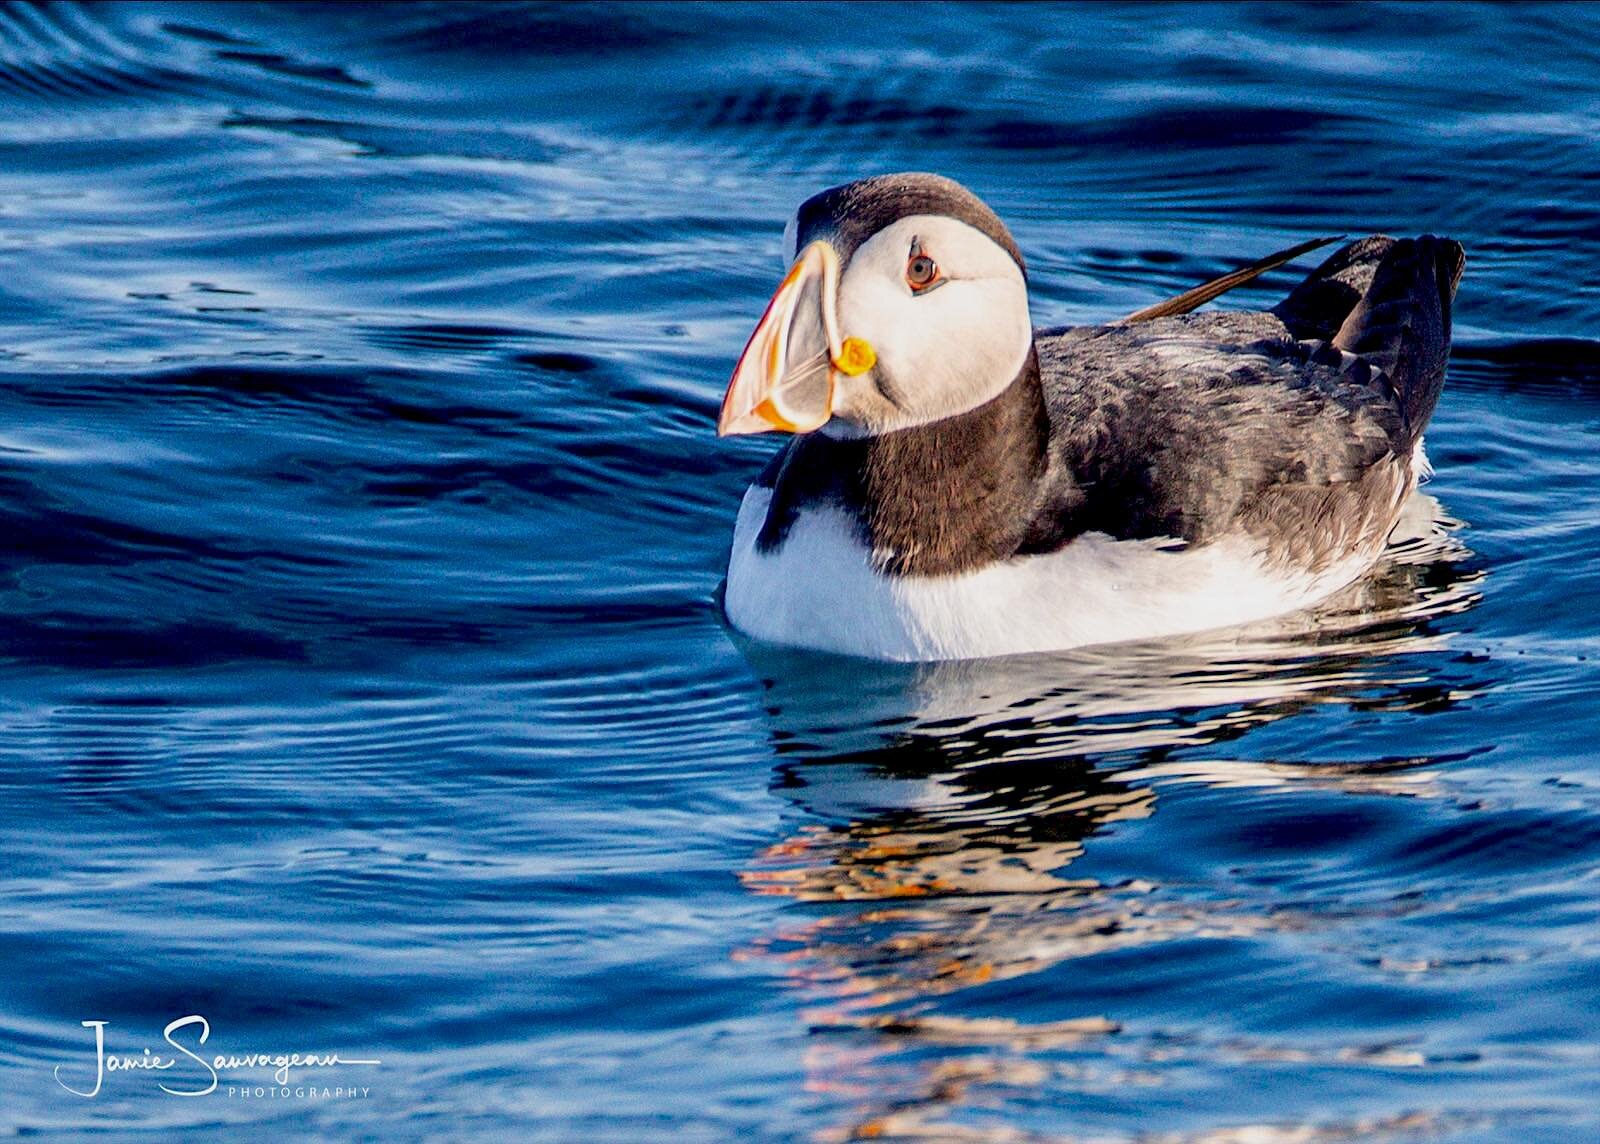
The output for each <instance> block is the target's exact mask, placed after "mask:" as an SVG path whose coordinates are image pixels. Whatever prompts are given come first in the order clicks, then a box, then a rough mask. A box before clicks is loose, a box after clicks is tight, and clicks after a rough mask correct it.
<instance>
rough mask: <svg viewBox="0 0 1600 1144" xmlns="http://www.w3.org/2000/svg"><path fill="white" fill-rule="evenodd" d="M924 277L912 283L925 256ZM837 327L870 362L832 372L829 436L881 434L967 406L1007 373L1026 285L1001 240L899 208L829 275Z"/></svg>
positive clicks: (1016, 358) (1020, 338)
mask: <svg viewBox="0 0 1600 1144" xmlns="http://www.w3.org/2000/svg"><path fill="white" fill-rule="evenodd" d="M919 253H920V254H921V255H922V256H923V257H924V258H926V259H931V260H932V262H933V263H934V265H935V267H936V274H935V277H934V278H933V279H932V281H931V284H928V285H924V286H922V287H921V288H918V286H917V285H916V283H917V281H918V280H919V279H921V278H923V277H925V276H926V273H927V270H928V267H927V265H926V263H918V264H917V265H916V266H912V259H913V258H914V257H915V256H916V255H917V254H919ZM838 311H839V330H840V333H841V334H842V335H844V336H845V337H852V336H853V337H859V338H864V339H865V340H866V341H868V342H870V343H871V345H872V348H873V350H874V351H875V352H876V354H877V364H876V365H875V366H874V367H873V368H872V369H871V370H869V371H867V372H866V373H863V374H861V375H860V376H857V377H846V376H842V375H841V376H839V377H838V379H837V382H836V385H837V388H836V390H835V393H834V403H833V419H832V420H831V421H829V422H828V424H827V425H825V426H824V427H823V432H826V433H828V434H830V435H833V436H856V435H860V434H863V433H884V432H888V431H890V430H893V429H904V428H907V427H909V426H912V425H921V424H926V423H927V422H930V421H937V420H939V419H941V418H945V417H953V416H955V415H956V414H958V413H965V412H966V411H967V410H969V409H975V408H977V407H978V406H980V405H982V404H984V403H985V402H987V401H989V400H991V399H993V398H994V397H996V396H998V395H999V394H1000V393H1001V392H1002V391H1003V390H1004V389H1005V387H1006V386H1008V385H1010V384H1011V382H1012V381H1013V380H1014V379H1015V378H1016V376H1017V374H1018V372H1019V371H1020V370H1021V369H1022V365H1023V362H1024V361H1025V360H1026V359H1027V356H1028V349H1029V347H1030V346H1031V345H1032V344H1033V323H1032V320H1031V319H1030V317H1029V315H1028V289H1027V285H1026V283H1025V282H1024V281H1023V277H1022V270H1021V268H1020V267H1019V266H1018V265H1017V264H1016V262H1015V261H1014V260H1013V259H1012V257H1011V255H1009V254H1008V253H1006V251H1005V249H1004V248H1002V247H1001V246H1000V245H999V244H997V243H996V242H995V241H994V240H993V239H991V238H989V237H988V236H987V235H985V234H984V233H983V232H982V231H980V230H978V229H976V228H975V227H972V226H968V225H967V224H966V223H964V222H960V221H958V220H956V219H953V218H948V217H946V216H943V215H909V216H907V217H906V218H903V219H900V220H899V221H897V222H895V223H893V224H891V225H890V226H888V227H885V228H884V229H883V230H881V231H879V232H878V233H877V234H875V235H873V236H872V237H871V238H870V239H868V240H867V241H866V242H865V243H863V244H862V245H861V247H860V248H859V249H857V251H856V252H855V256H854V257H852V258H851V259H850V265H849V266H848V267H846V269H845V271H844V274H843V276H842V277H841V278H840V280H839V305H838Z"/></svg>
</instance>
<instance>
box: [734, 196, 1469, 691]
mask: <svg viewBox="0 0 1600 1144" xmlns="http://www.w3.org/2000/svg"><path fill="white" fill-rule="evenodd" d="M792 229H793V235H794V237H793V239H792V246H791V251H790V253H791V257H793V256H794V255H795V254H797V253H799V252H801V251H804V253H803V254H801V255H800V257H799V258H798V259H795V260H794V267H793V269H792V270H791V272H790V275H789V277H788V278H787V279H786V280H785V283H784V286H783V287H782V288H781V289H780V291H779V294H778V296H777V297H776V298H775V299H774V301H773V304H772V306H771V307H769V309H768V313H767V315H766V316H765V317H764V318H763V320H762V323H761V325H760V326H759V327H758V328H757V331H756V333H755V335H754V336H753V337H752V339H751V343H750V346H749V347H747V349H746V352H745V355H744V358H743V359H742V360H741V362H740V365H739V367H738V368H737V369H736V370H735V374H734V378H733V381H732V383H731V384H730V387H729V393H728V398H727V400H726V402H725V403H724V408H723V414H722V422H721V426H720V428H721V429H722V431H723V432H749V431H759V430H761V429H765V428H782V429H786V430H789V431H792V432H796V433H797V436H795V437H794V439H793V440H791V441H790V442H789V443H788V445H787V447H786V448H784V449H783V450H782V451H781V452H780V453H779V454H778V455H777V456H776V457H774V458H773V460H772V462H771V463H770V464H769V465H768V466H767V468H766V470H765V471H764V472H763V473H762V474H761V475H760V477H759V478H758V479H757V481H756V482H755V484H754V485H752V486H751V488H750V490H749V491H748V492H747V493H746V494H745V498H744V502H743V504H742V506H741V508H740V512H739V519H738V523H737V525H736V527H735V531H734V539H733V551H732V556H731V558H730V561H729V566H728V580H727V585H726V590H725V597H724V603H725V608H726V611H727V615H728V619H729V620H730V622H731V623H732V624H733V626H734V627H735V628H737V629H739V630H740V631H742V632H744V633H746V634H748V635H750V636H753V637H756V638H758V639H763V640H769V641H772V642H776V643H783V644H790V645H796V646H802V647H810V648H815V649H820V650H826V651H834V652H843V653H847V654H855V655H863V656H870V657H873V658H879V659H893V660H937V659H961V658H971V657H978V656H993V655H1006V654H1013V653H1019V652H1030V651H1044V650H1051V649H1059V648H1067V647H1073V646H1077V645H1082V644H1090V643H1107V642H1114V641H1119V640H1129V639H1139V638H1145V637H1154V636H1162V635H1170V634H1176V633H1182V632H1193V631H1199V630H1204V629H1208V628H1215V627H1222V626H1228V625H1232V624H1238V623H1244V622H1248V621H1251V620H1257V619H1263V618H1265V617H1268V616H1272V615H1276V614H1280V613H1283V612H1287V611H1292V610H1294V609H1297V608H1300V607H1304V606H1306V605H1308V604H1311V603H1314V602H1316V601H1317V600H1319V599H1321V598H1323V597H1325V596H1327V595H1329V594H1331V593H1332V592H1334V591H1335V590H1337V589H1338V588H1340V587H1343V586H1344V585H1345V584H1347V583H1349V582H1350V581H1351V580H1353V579H1355V578H1356V577H1358V576H1359V575H1360V574H1361V573H1362V572H1364V571H1365V570H1366V569H1367V568H1368V567H1369V566H1370V565H1371V564H1372V563H1373V562H1374V561H1375V560H1376V559H1377V557H1378V556H1379V554H1380V553H1381V552H1382V551H1383V548H1384V546H1385V542H1386V541H1387V538H1388V536H1389V533H1390V531H1391V530H1392V529H1393V527H1394V524H1395V522H1396V520H1397V519H1398V517H1399V514H1400V510H1401V506H1402V504H1403V503H1404V501H1405V499H1406V498H1407V496H1409V494H1410V493H1411V491H1412V489H1413V488H1414V487H1415V485H1416V482H1417V480H1418V478H1419V476H1420V475H1422V474H1421V472H1420V470H1421V469H1422V467H1423V466H1424V465H1425V462H1424V461H1423V459H1422V453H1421V443H1422V431H1423V429H1424V427H1425V426H1426V424H1427V421H1428V417H1429V416H1430V414H1431V413H1432V411H1433V407H1434V404H1435V402H1436V400H1437V398H1438V395H1439V390H1440V387H1441V385H1442V383H1443V380H1444V367H1445V358H1446V356H1447V355H1448V352H1449V337H1450V304H1451V300H1452V298H1453V295H1454V290H1455V285H1456V282H1457V281H1458V279H1459V276H1460V272H1461V267H1462V261H1463V260H1462V254H1461V248H1460V247H1459V246H1458V245H1457V244H1455V243H1453V242H1450V241H1448V240H1445V239H1438V238H1433V237H1431V236H1425V237H1423V238H1419V239H1412V240H1398V241H1397V240H1394V239H1389V238H1385V237H1382V236H1374V237H1372V238H1367V239H1363V240H1361V241H1359V242H1355V243H1352V244H1350V245H1349V246H1346V247H1344V248H1343V249H1341V250H1340V251H1338V252H1337V253H1336V254H1334V255H1333V256H1332V257H1331V258H1329V259H1328V260H1327V261H1326V262H1324V263H1323V264H1322V266H1320V267H1318V269H1317V270H1315V271H1314V272H1313V273H1312V274H1311V275H1310V277H1308V278H1307V279H1306V281H1305V282H1304V283H1302V284H1301V285H1300V286H1299V287H1298V288H1297V289H1296V290H1295V291H1294V292H1293V293H1292V294H1290V296H1289V297H1288V298H1287V299H1285V300H1284V302H1282V303H1281V304H1280V305H1278V306H1277V307H1276V308H1274V309H1273V310H1272V311H1270V312H1265V313H1240V312H1232V313H1228V312H1211V313H1205V314H1194V313H1184V312H1181V311H1183V310H1185V309H1187V308H1188V306H1187V304H1186V303H1182V302H1175V303H1173V304H1172V305H1171V306H1169V307H1168V308H1167V309H1169V310H1170V311H1172V312H1171V313H1170V314H1169V315H1166V316H1154V317H1146V316H1145V314H1141V315H1136V316H1135V318H1134V319H1130V320H1125V321H1124V322H1121V323H1117V324H1114V325H1107V326H1099V327H1086V328H1079V329H1067V330H1038V331H1034V330H1032V328H1031V325H1030V323H1029V322H1028V316H1027V303H1026V286H1025V278H1024V274H1023V268H1022V259H1021V255H1020V254H1019V253H1018V252H1017V249H1016V246H1015V243H1014V242H1013V241H1012V240H1011V237H1010V235H1009V233H1007V232H1006V230H1005V228H1004V226H1003V224H1001V223H1000V221H999V220H998V218H996V217H995V216H994V215H993V214H992V212H990V211H989V210H988V208H987V207H985V206H984V205H983V204H982V203H981V202H980V201H979V200H978V199H976V198H975V197H974V196H972V195H971V194H970V193H969V192H967V191H966V190H965V189H964V188H961V187H960V186H959V185H958V184H955V183H952V182H950V181H949V180H946V179H941V178H938V177H936V176H931V175H896V176H882V177H879V178H876V179H868V180H863V181H862V182H858V183H852V184H848V185H847V186H845V187H840V188H835V189H834V190H831V191H827V192H824V193H823V194H821V195H818V196H815V197H814V198H812V199H810V200H808V201H807V203H806V204H805V205H803V206H802V207H801V209H800V212H799V213H798V215H797V216H796V220H795V222H794V223H793V224H792ZM902 265H903V269H901V266H902ZM930 268H931V269H930ZM1218 292H1220V291H1218ZM1185 297H1186V298H1187V297H1188V296H1185ZM934 303H937V308H936V307H935V305H934ZM1194 304H1198V303H1194ZM1161 310H1162V308H1160V307H1158V308H1155V312H1156V313H1157V314H1158V315H1159V314H1160V313H1161ZM1146 313H1149V312H1146ZM819 363H820V364H819Z"/></svg>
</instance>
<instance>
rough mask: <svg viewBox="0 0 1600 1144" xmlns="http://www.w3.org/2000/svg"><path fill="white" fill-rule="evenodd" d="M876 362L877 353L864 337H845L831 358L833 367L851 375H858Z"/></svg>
mask: <svg viewBox="0 0 1600 1144" xmlns="http://www.w3.org/2000/svg"><path fill="white" fill-rule="evenodd" d="M877 364H878V355H877V354H876V353H874V352H873V349H872V343H871V342H869V341H867V339H866V338H846V339H845V340H844V344H843V345H841V346H840V347H839V352H838V353H837V354H836V355H834V359H833V368H834V369H836V370H838V371H839V372H840V373H847V374H849V375H850V376H851V377H859V376H860V375H861V374H864V373H866V372H867V370H869V369H871V368H872V367H873V366H875V365H877Z"/></svg>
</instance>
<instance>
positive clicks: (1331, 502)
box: [1023, 313, 1410, 568]
mask: <svg viewBox="0 0 1600 1144" xmlns="http://www.w3.org/2000/svg"><path fill="white" fill-rule="evenodd" d="M1039 360H1040V370H1041V376H1042V378H1043V381H1044V386H1045V393H1046V397H1047V400H1048V402H1049V407H1050V414H1051V423H1052V442H1051V462H1052V464H1051V471H1050V475H1049V495H1048V497H1047V498H1046V503H1045V504H1044V505H1043V506H1042V508H1041V511H1040V512H1039V514H1038V515H1037V516H1036V518H1035V522H1034V524H1035V527H1034V529H1033V531H1032V532H1031V533H1030V535H1029V538H1028V540H1027V542H1026V543H1025V545H1024V549H1023V551H1025V552H1042V551H1051V550H1053V549H1055V548H1059V547H1061V546H1062V545H1064V544H1066V543H1068V542H1070V540H1071V539H1072V538H1073V537H1074V536H1077V535H1079V534H1081V533H1084V532H1103V533H1106V534H1108V535H1110V536H1113V537H1115V538H1117V539H1123V540H1139V539H1154V538H1161V537H1170V538H1173V539H1174V540H1175V541H1180V542H1183V543H1186V544H1195V545H1198V544H1205V543H1207V542H1209V541H1212V540H1216V539H1219V538H1221V537H1223V536H1227V535H1230V534H1235V533H1239V532H1241V531H1242V532H1246V533H1249V534H1251V535H1253V536H1255V537H1256V538H1258V539H1259V540H1261V541H1262V542H1264V543H1265V545H1266V546H1267V547H1268V548H1269V549H1271V550H1273V551H1275V552H1278V553H1280V554H1281V555H1282V556H1283V557H1284V558H1285V559H1286V560H1288V561H1290V562H1292V563H1294V564H1295V565H1298V566H1303V567H1307V568H1318V567H1321V566H1324V565H1326V564H1328V563H1331V562H1333V561H1336V560H1338V559H1341V558H1343V557H1344V556H1346V555H1348V554H1349V553H1350V552H1351V551H1352V550H1353V546H1354V545H1355V544H1356V543H1370V538H1371V534H1372V533H1373V532H1374V531H1375V530H1381V531H1382V532H1384V533H1387V531H1388V528H1389V527H1390V526H1392V524H1393V513H1394V511H1396V510H1397V509H1398V506H1399V495H1400V494H1401V493H1403V491H1404V488H1405V487H1408V485H1409V481H1410V468H1409V465H1410V454H1409V451H1406V450H1403V449H1402V447H1401V445H1400V442H1401V441H1402V440H1403V439H1404V418H1403V414H1402V413H1401V410H1400V408H1399V406H1398V405H1397V403H1396V402H1395V400H1394V397H1393V394H1392V391H1391V389H1390V387H1389V385H1388V383H1387V380H1386V378H1385V377H1384V376H1383V375H1382V374H1381V373H1380V372H1379V371H1377V370H1375V369H1373V368H1372V367H1371V366H1370V365H1369V364H1368V363H1367V362H1366V361H1365V360H1363V359H1362V358H1360V357H1358V356H1356V355H1354V354H1351V353H1348V352H1344V351H1341V350H1339V349H1338V348H1336V347H1334V346H1332V345H1330V344H1328V343H1309V342H1300V341H1296V340H1295V339H1293V338H1291V337H1289V335H1288V331H1287V329H1286V328H1285V327H1284V325H1283V323H1282V322H1281V320H1279V319H1277V318H1276V317H1274V316H1273V315H1270V314H1226V313H1222V314H1192V315H1185V316H1182V317H1175V318H1161V319H1157V320H1154V321H1151V322H1147V323H1142V324H1140V325H1137V326H1109V327H1102V328H1098V329H1088V330H1077V331H1071V332H1068V333H1066V334H1062V335H1058V336H1055V337H1049V338H1044V339H1041V340H1040V343H1039Z"/></svg>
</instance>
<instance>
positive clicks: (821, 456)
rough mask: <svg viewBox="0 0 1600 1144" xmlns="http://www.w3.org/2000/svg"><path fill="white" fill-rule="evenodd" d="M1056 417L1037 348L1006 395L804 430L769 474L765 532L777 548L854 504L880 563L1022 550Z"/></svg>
mask: <svg viewBox="0 0 1600 1144" xmlns="http://www.w3.org/2000/svg"><path fill="white" fill-rule="evenodd" d="M1049 437H1050V420H1049V415H1048V413H1047V412H1046V409H1045V402H1044V391H1043V389H1042V388H1041V386H1040V381H1039V359H1038V355H1037V353H1036V352H1035V351H1034V350H1032V349H1030V350H1029V352H1028V357H1027V359H1026V360H1025V361H1024V362H1023V366H1022V370H1021V372H1020V373H1018V375H1017V377H1016V379H1015V380H1014V381H1012V383H1011V384H1010V385H1009V386H1007V387H1006V388H1005V389H1004V390H1003V391H1002V392H1001V393H1000V395H999V396H997V397H995V398H993V399H992V400H990V401H989V402H987V403H986V404H983V405H980V406H978V407H977V408H976V409H973V410H969V411H968V412H966V413H962V414H958V415H957V416H955V417H948V418H945V419H944V420H942V421H935V422H932V423H930V424H927V425H918V426H915V427H913V428H910V429H900V430H896V431H895V432H892V433H884V434H882V435H879V436H876V437H865V438H861V439H859V440H844V441H841V440H834V439H833V438H829V437H825V436H823V435H822V434H820V433H810V434H807V435H805V436H803V437H797V438H796V439H795V440H794V441H792V442H790V444H789V446H788V448H787V449H786V450H785V451H784V453H783V454H781V456H780V457H779V458H778V459H777V461H776V463H775V464H774V465H772V466H770V467H769V469H768V471H767V473H765V474H763V480H762V482H761V483H763V484H771V486H772V489H773V493H772V503H771V505H770V506H769V507H768V509H767V519H766V521H765V522H764V523H763V525H762V528H761V534H760V536H759V537H758V538H757V541H756V544H757V548H758V549H759V550H760V551H763V552H771V551H774V550H776V549H777V548H780V547H781V546H782V545H783V543H784V541H785V540H786V539H787V538H788V534H789V530H790V529H791V528H792V527H793V526H794V523H795V521H796V520H797V519H798V517H799V514H800V512H801V510H802V509H804V508H806V507H808V506H813V505H820V504H829V505H833V506H835V507H838V508H840V509H842V510H844V511H845V512H846V513H848V514H849V515H850V516H851V517H852V518H853V519H854V521H855V524H856V527H857V529H858V531H859V533H860V536H861V539H862V541H863V542H864V543H866V544H867V545H868V546H869V547H870V548H871V550H872V553H873V559H874V561H875V562H876V563H877V565H878V567H879V568H880V569H881V570H882V571H884V572H887V573H891V574H895V575H921V576H940V575H951V574H954V573H959V572H969V571H972V570H973V569H975V568H980V567H982V566H984V565H987V564H991V563H993V562H995V561H997V560H1004V559H1006V558H1007V557H1010V556H1012V555H1014V554H1015V553H1016V552H1017V551H1018V549H1019V547H1021V545H1022V544H1023V541H1024V539H1025V536H1026V534H1027V531H1028V525H1029V522H1030V521H1031V520H1032V519H1033V517H1034V515H1035V513H1036V511H1037V509H1038V507H1039V502H1040V498H1041V495H1042V491H1041V490H1042V483H1043V479H1044V475H1045V469H1046V465H1047V459H1048V447H1049Z"/></svg>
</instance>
